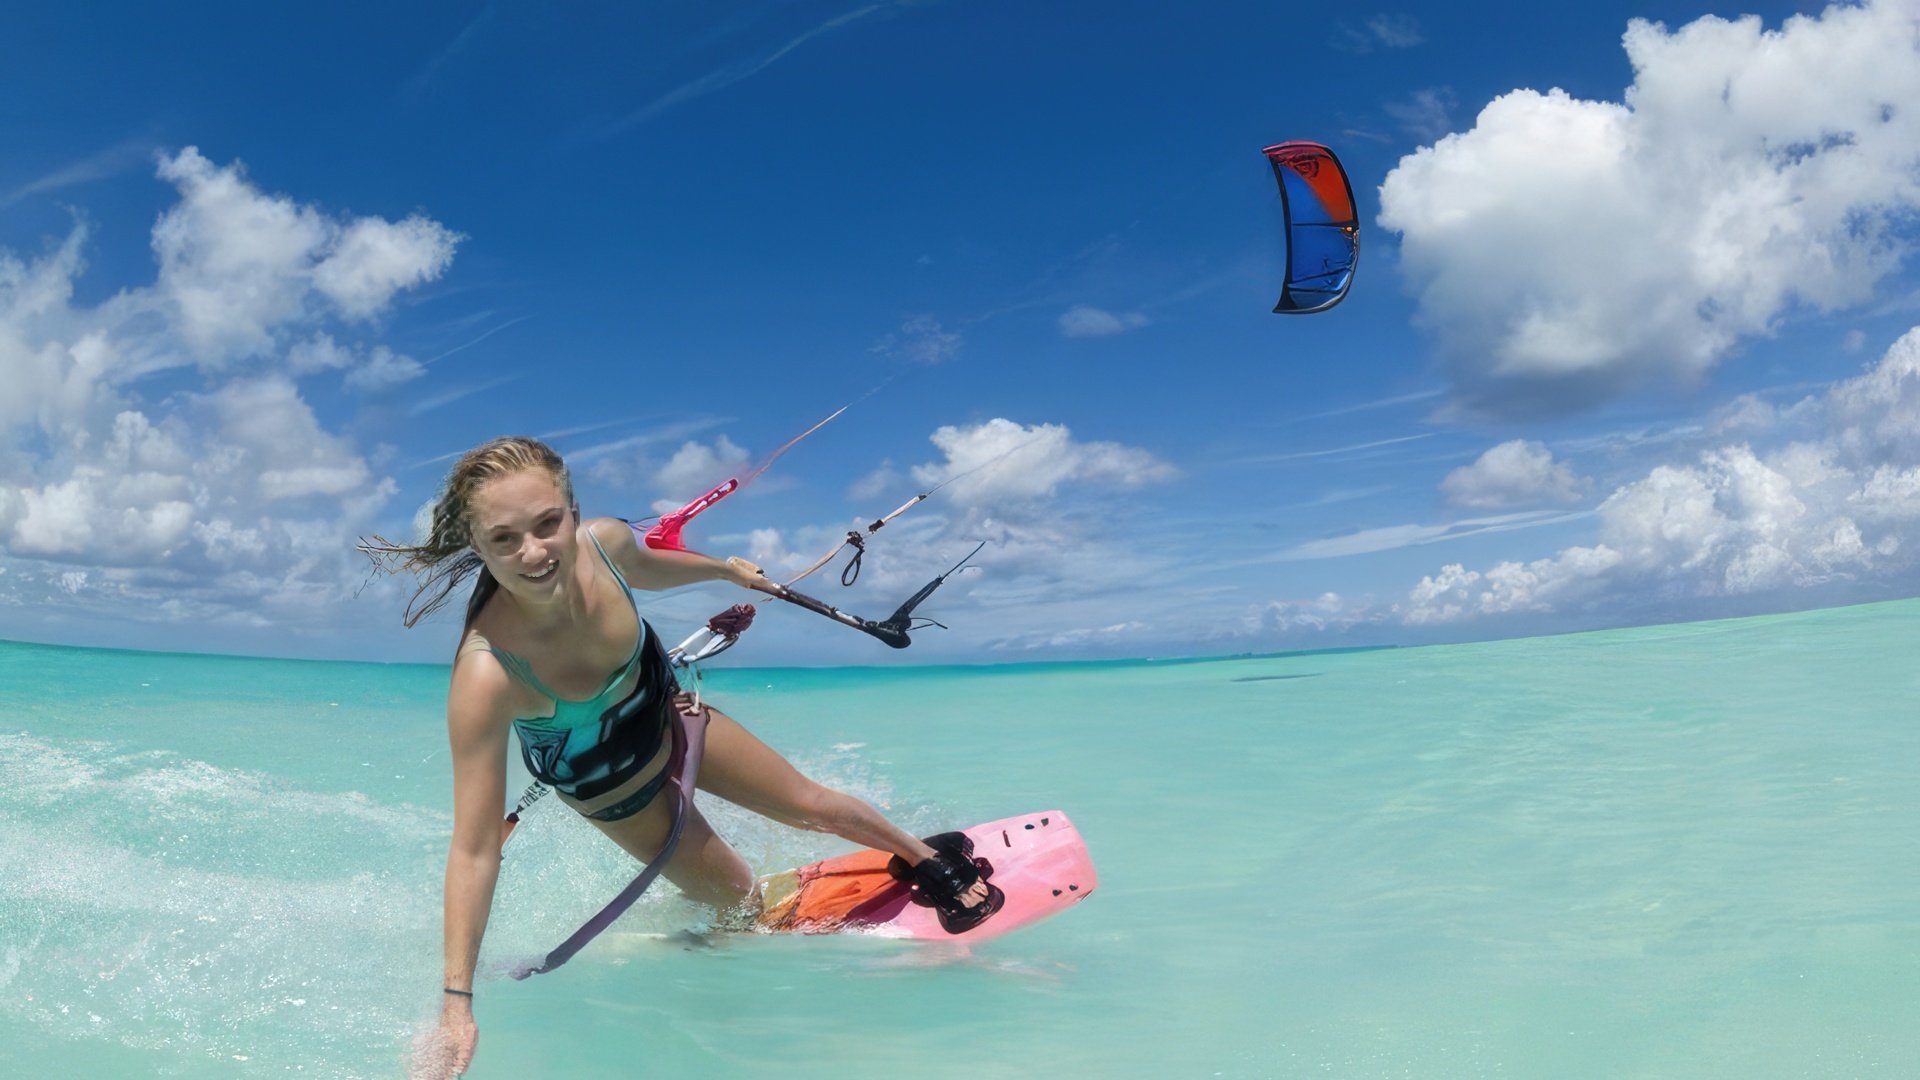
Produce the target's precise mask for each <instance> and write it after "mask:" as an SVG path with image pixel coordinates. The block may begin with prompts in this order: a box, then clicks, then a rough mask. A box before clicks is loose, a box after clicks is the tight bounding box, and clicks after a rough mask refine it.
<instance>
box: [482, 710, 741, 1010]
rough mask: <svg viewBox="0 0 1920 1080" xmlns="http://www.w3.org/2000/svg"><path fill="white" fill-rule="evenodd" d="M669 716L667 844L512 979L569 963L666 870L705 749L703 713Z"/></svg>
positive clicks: (685, 819)
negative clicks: (541, 957) (669, 821)
mask: <svg viewBox="0 0 1920 1080" xmlns="http://www.w3.org/2000/svg"><path fill="white" fill-rule="evenodd" d="M673 716H674V722H673V724H672V725H671V727H672V729H673V755H672V757H670V758H669V759H668V761H667V770H668V771H669V772H670V773H671V774H672V776H673V779H672V781H671V782H670V783H669V784H668V785H667V786H668V787H671V788H672V789H673V793H674V803H673V828H672V829H671V830H670V831H669V832H668V833H667V842H666V843H665V844H662V845H661V846H660V854H658V855H656V856H654V857H653V861H651V862H649V863H647V867H646V869H644V870H642V871H640V876H639V877H636V878H634V879H633V880H632V881H630V882H628V883H627V887H626V888H624V889H621V890H620V894H619V895H618V896H615V897H614V898H613V899H612V900H610V901H608V903H607V906H606V907H603V908H601V909H600V910H599V912H598V913H596V914H595V915H594V916H593V918H591V919H588V920H587V921H586V922H585V923H584V924H582V925H581V927H580V929H578V930H575V931H574V932H573V935H572V936H571V937H569V938H567V940H565V941H563V942H561V943H560V946H559V947H558V948H556V949H554V950H553V951H552V952H550V953H548V954H547V957H546V959H545V960H542V961H541V962H540V963H539V965H538V966H535V967H530V968H522V969H520V970H517V971H515V972H514V973H513V977H514V978H516V979H524V978H526V977H528V976H529V975H544V974H546V973H547V972H549V971H552V970H553V969H554V968H557V967H559V966H560V965H561V964H564V963H566V962H567V961H568V960H571V959H573V954H575V953H577V952H579V951H580V950H581V949H584V948H586V946H587V943H588V942H590V941H592V940H593V939H594V938H596V937H599V936H600V934H601V933H602V932H603V931H605V930H606V928H607V927H609V926H612V925H613V923H614V920H616V919H618V918H619V917H620V916H622V915H624V914H626V911H627V909H628V908H630V907H632V906H633V905H634V902H635V901H637V900H639V899H640V896H641V894H643V893H645V892H646V891H647V888H648V886H650V885H652V884H653V881H654V879H655V878H657V877H659V876H660V871H661V870H662V869H664V868H665V867H666V865H667V860H668V859H670V858H672V857H673V851H674V848H675V847H677V846H679V843H680V833H681V832H682V831H683V830H684V829H685V827H686V824H687V808H688V807H690V806H692V805H693V789H694V782H695V781H696V780H697V779H698V778H699V776H700V757H701V754H702V753H703V752H704V751H705V750H706V746H707V712H706V710H705V709H700V710H698V711H696V712H681V711H680V710H678V709H675V710H674V713H673Z"/></svg>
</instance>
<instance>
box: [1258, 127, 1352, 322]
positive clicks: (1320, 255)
mask: <svg viewBox="0 0 1920 1080" xmlns="http://www.w3.org/2000/svg"><path fill="white" fill-rule="evenodd" d="M1262 152H1263V153H1265V154H1266V155H1267V160H1268V161H1270V162H1272V163H1273V177H1274V179H1275V180H1277V181H1279V183H1280V209H1281V212H1282V213H1283V214H1285V215H1286V222H1287V224H1286V241H1287V276H1286V281H1285V282H1284V283H1283V284H1282V285H1281V288H1280V302H1279V303H1278V304H1275V305H1274V307H1273V310H1274V312H1275V313H1277V314H1281V315H1310V314H1312V313H1313V312H1316V311H1325V310H1327V309H1328V308H1330V307H1332V306H1333V305H1335V304H1337V303H1339V302H1340V301H1341V300H1342V299H1344V298H1345V297H1346V295H1347V289H1348V288H1349V287H1350V286H1352V284H1353V269H1354V266H1355V265H1356V264H1357V263H1358V262H1359V261H1360V218H1359V215H1358V214H1356V213H1355V211H1354V206H1353V185H1352V184H1350V183H1348V182H1347V170H1345V169H1343V168H1341V167H1340V159H1339V158H1336V157H1334V156H1333V151H1331V150H1329V149H1327V148H1326V147H1324V146H1321V145H1320V144H1319V143H1315V142H1283V143H1278V144H1276V145H1273V146H1269V147H1267V148H1266V149H1265V150H1264V151H1262Z"/></svg>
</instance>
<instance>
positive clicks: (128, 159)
mask: <svg viewBox="0 0 1920 1080" xmlns="http://www.w3.org/2000/svg"><path fill="white" fill-rule="evenodd" d="M154 149H155V147H154V143H153V141H152V140H150V139H126V140H123V141H121V142H117V143H114V144H113V145H112V146H108V147H103V148H102V149H99V150H96V151H94V152H93V153H91V154H88V155H87V156H86V157H84V158H81V159H80V160H78V161H74V162H69V163H68V164H65V165H62V166H60V167H59V168H57V169H54V170H53V171H51V172H48V173H45V174H43V175H41V176H38V177H35V178H34V179H32V180H29V181H27V182H26V183H24V184H21V185H20V186H19V187H16V188H13V189H12V190H10V191H7V192H5V193H4V194H0V208H5V207H9V206H12V205H13V204H15V203H17V202H20V201H21V200H22V199H28V198H32V197H33V196H35V195H45V194H47V193H49V192H54V191H61V190H64V189H66V188H70V187H78V186H79V185H81V184H89V183H92V182H93V181H95V180H104V179H106V178H107V177H109V176H117V175H119V174H120V173H123V172H127V171H128V170H130V169H133V168H136V167H138V166H141V165H145V164H147V163H148V162H150V161H152V160H153V154H154Z"/></svg>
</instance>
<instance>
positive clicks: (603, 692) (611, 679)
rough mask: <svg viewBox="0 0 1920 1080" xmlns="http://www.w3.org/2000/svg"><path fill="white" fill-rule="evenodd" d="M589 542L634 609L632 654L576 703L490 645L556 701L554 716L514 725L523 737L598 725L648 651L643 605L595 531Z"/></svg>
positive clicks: (517, 674)
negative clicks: (534, 732) (529, 732)
mask: <svg viewBox="0 0 1920 1080" xmlns="http://www.w3.org/2000/svg"><path fill="white" fill-rule="evenodd" d="M587 539H589V540H592V541H593V547H594V550H595V551H598V552H599V553H600V558H601V560H602V561H603V562H605V563H606V564H607V569H609V570H611V571H613V579H614V580H615V581H618V582H619V583H620V589H621V591H622V592H624V593H625V594H626V597H627V604H628V606H630V607H632V608H633V621H634V622H635V623H636V624H637V626H638V629H637V630H635V631H634V636H633V653H632V654H631V655H629V656H628V657H627V662H626V663H624V664H621V665H620V667H619V668H618V669H617V670H615V671H614V673H613V674H612V675H609V676H607V683H606V685H605V686H602V687H601V688H600V692H599V693H597V694H595V695H593V696H592V697H590V698H586V699H584V700H574V699H571V698H566V697H562V696H560V695H559V694H556V693H554V692H553V691H552V690H550V689H548V688H547V685H546V684H545V683H543V682H541V681H540V678H539V676H537V675H535V674H534V673H533V665H532V664H529V663H527V662H526V661H525V660H522V659H521V658H519V657H518V656H515V655H513V654H512V653H510V652H508V651H507V650H505V649H501V648H496V647H495V646H494V645H493V643H492V642H488V643H487V651H488V652H491V653H492V654H493V655H494V657H495V658H496V659H498V660H499V661H500V666H501V667H503V668H506V669H507V672H508V674H510V675H512V676H513V677H514V678H516V679H519V680H520V681H521V682H523V683H526V684H527V685H528V686H531V687H532V688H533V689H534V690H536V691H538V692H539V693H541V694H543V695H545V696H546V697H549V698H552V699H553V715H552V716H527V717H522V718H520V719H518V720H515V721H514V722H513V726H514V727H515V728H518V729H521V733H522V734H523V735H525V734H526V729H529V728H531V729H535V730H545V731H572V730H574V729H576V728H580V727H585V726H586V725H589V724H593V725H598V724H599V723H600V718H601V716H602V715H603V714H604V713H606V711H607V710H608V709H609V708H611V707H612V706H613V705H614V704H615V703H617V702H618V701H619V700H620V698H621V694H620V684H621V683H623V682H626V681H627V676H628V675H630V674H632V673H633V669H634V665H636V664H638V663H639V662H640V657H641V653H642V652H643V651H644V650H645V649H646V645H647V635H648V634H649V633H650V632H651V629H652V628H651V627H649V626H648V625H647V621H646V620H645V619H642V618H641V617H640V606H639V605H638V604H635V603H634V602H633V591H632V588H631V587H630V586H629V585H628V584H627V579H626V577H625V576H623V575H622V574H621V573H620V568H619V567H617V566H615V565H613V560H612V559H611V558H608V556H607V549H606V548H603V547H601V546H600V540H599V538H598V537H596V536H594V535H593V530H592V529H588V530H587Z"/></svg>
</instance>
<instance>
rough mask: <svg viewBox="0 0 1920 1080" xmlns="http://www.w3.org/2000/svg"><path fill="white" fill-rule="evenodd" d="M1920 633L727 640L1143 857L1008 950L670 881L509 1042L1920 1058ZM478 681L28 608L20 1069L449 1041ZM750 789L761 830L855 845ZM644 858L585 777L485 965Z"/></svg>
mask: <svg viewBox="0 0 1920 1080" xmlns="http://www.w3.org/2000/svg"><path fill="white" fill-rule="evenodd" d="M745 652H746V650H745V649H743V650H742V653H745ZM1916 656H1920V602H1914V601H1906V602H1898V603H1888V604H1878V605H1870V606H1865V607H1856V608H1847V609H1837V610H1829V611H1817V612H1810V613H1803V614H1795V615H1786V616H1773V617H1766V618H1756V619H1744V620H1738V621H1729V622H1714V623H1696V624H1688V625H1680V626H1664V627H1651V628H1641V629H1632V630H1620V631H1609V632H1602V633H1591V634H1582V635H1574V636H1567V637H1554V638H1535V639H1527V640H1519V641H1504V642H1494V643H1487V644H1475V645H1456V646H1445V647H1434V648H1421V649H1404V650H1381V651H1372V652H1346V653H1322V654H1305V655H1292V656H1278V657H1267V658H1255V659H1236V660H1221V661H1208V662H1160V663H1155V662H1139V663H1102V664H1056V665H1024V666H1000V667H978V668H936V669H918V670H828V671H799V670H760V671H754V670H746V669H733V670H723V671H716V672H713V673H711V674H710V675H709V676H708V678H707V681H706V688H707V693H708V695H709V697H710V698H711V699H712V700H714V701H715V702H716V703H717V704H719V705H721V707H723V708H726V709H728V710H729V711H731V712H732V713H734V714H735V715H736V716H738V717H739V718H741V719H742V720H743V722H745V723H746V724H747V725H748V726H749V727H751V728H753V729H754V730H755V731H757V732H758V733H759V734H760V735H761V736H762V737H763V738H765V739H766V740H767V741H769V742H771V743H772V744H774V745H775V746H776V747H778V748H780V749H781V750H783V751H784V752H786V753H787V754H788V755H789V756H790V757H792V758H793V759H794V760H795V762H796V763H797V764H799V765H800V766H801V767H802V768H804V769H806V770H808V771H810V772H812V773H813V774H814V775H816V776H818V777H820V778H821V779H823V780H826V781H828V782H831V783H833V784H836V785H839V786H842V787H845V788H847V789H849V790H852V791H854V792H856V793H859V794H861V795H863V796H865V797H866V798H868V799H870V800H872V801H873V802H875V803H877V804H879V805H881V806H883V807H885V808H886V809H888V810H889V812H890V813H892V814H893V815H894V816H895V817H896V818H897V819H898V820H900V821H901V822H902V823H903V824H905V825H907V826H909V827H910V828H914V829H917V830H920V831H929V832H930V831H934V830H937V829H939V828H941V827H944V826H951V825H956V824H960V823H971V822H974V821H980V820H985V819H989V818H993V817H999V816H1002V815H1006V814H1011V813H1016V812H1022V811H1028V810H1040V809H1056V808H1057V809H1062V810H1065V811H1067V812H1068V813H1069V814H1070V815H1072V817H1073V819H1074V820H1075V821H1076V822H1077V823H1078V824H1079V826H1080V828H1081V830H1082V832H1083V833H1084V834H1085V835H1086V836H1087V838H1088V840H1089V843H1090V844H1091V846H1092V848H1093V852H1094V856H1095V859H1096V861H1097V862H1098V864H1099V867H1100V871H1101V879H1102V880H1101V888H1100V891H1099V892H1098V893H1097V894H1096V895H1095V896H1094V897H1093V898H1092V899H1090V900H1089V901H1088V902H1086V903H1084V904H1082V905H1080V906H1079V907H1077V908H1075V909H1073V910H1071V911H1069V912H1068V913H1067V914H1066V915H1064V916H1062V917H1060V918H1058V919H1055V920H1054V921H1052V922H1050V923H1047V924H1044V925H1042V926H1040V927H1037V928H1034V929H1032V930H1029V931H1026V932H1024V933H1020V934H1017V935H1014V936H1012V937H1008V938H1003V939H1000V940H998V941H995V942H992V943H989V944H987V945H984V946H982V947H980V948H979V949H977V950H974V951H972V952H970V953H968V952H963V951H959V950H950V949H947V948H944V947H933V948H930V947H925V946H914V945H909V944H903V943H897V942H885V941H877V940H873V939H865V938H857V937H833V938H774V937H725V936H720V937H712V938H707V939H699V938H689V937H678V938H676V937H675V936H673V935H674V933H675V932H677V931H680V930H682V929H684V928H687V927H689V926H694V925H697V924H698V922H699V919H700V913H699V912H698V911H697V910H695V909H694V908H693V907H691V906H690V905H688V904H687V903H686V902H684V901H682V900H681V899H680V898H679V897H678V896H677V895H676V894H675V893H674V892H673V890H672V889H671V888H670V887H667V888H663V889H661V890H659V892H658V893H657V894H655V895H650V896H648V897H647V898H646V899H645V900H643V901H642V903H641V904H640V905H639V906H638V907H637V908H636V909H635V910H634V911H633V912H632V913H631V914H629V916H628V917H627V918H626V919H625V920H624V921H623V923H622V924H621V926H620V927H618V928H617V929H616V931H615V932H614V933H613V934H612V935H610V936H609V937H608V938H603V939H602V941H601V942H598V943H596V944H595V945H594V946H593V947H592V948H591V949H590V950H589V951H588V952H586V953H584V954H582V955H581V956H580V957H579V958H578V959H576V960H575V961H574V962H573V963H572V964H570V965H569V966H567V967H566V968H564V969H562V970H561V971H559V972H557V973H555V974H552V975H547V976H542V977H539V978H536V979H534V980H531V981H528V982H524V983H515V982H512V981H511V980H507V979H503V978H499V977H495V978H493V979H491V980H488V981H483V982H481V983H480V984H479V986H478V1004H477V1015H478V1017H479V1020H480V1025H481V1033H482V1034H481V1042H480V1054H479V1058H478V1060H477V1062H476V1064H475V1068H474V1069H473V1070H472V1072H471V1073H470V1074H469V1075H471V1076H473V1077H477V1078H484V1077H561V1076H570V1077H615V1076H641V1075H647V1076H655V1075H657V1076H683V1077H732V1076H740V1077H746V1076H755V1077H765V1076H779V1077H783V1078H804V1077H836V1078H838V1077H845V1076H849V1075H860V1076H883V1075H895V1074H898V1075H910V1076H918V1077H971V1078H975V1080H983V1078H997V1077H1008V1078H1011V1077H1022V1078H1024V1077H1034V1076H1042V1075H1046V1076H1056V1077H1108V1076H1111V1077H1189V1076H1191V1077H1216V1076H1218V1077H1296V1076H1298V1077H1381V1078H1385V1077H1410V1078H1447V1077H1525V1078H1531V1077H1551V1078H1581V1077H1607V1078H1621V1077H1629V1078H1640V1077H1646V1078H1652V1077H1660V1078H1688V1077H1741V1078H1751V1077H1890V1078H1894V1077H1899V1078H1905V1077H1913V1076H1920V1025H1916V1024H1914V1023H1913V1016H1914V1011H1915V1002H1916V1001H1920V903H1917V902H1916V897H1920V839H1917V838H1920V722H1917V721H1920V704H1916V703H1920V662H1916ZM444 682H445V672H444V670H443V669H439V668H433V667H407V666H378V665H364V664H342V663H307V662H288V661H269V660H247V659H229V658H217V657H205V656H189V655H169V654H150V653H131V652H110V651H99V650H86V649H70V648H55V647H44V646H35V645H21V644H6V643H0V1076H8V1077H12V1076H166V1077H196V1078H198V1077H267V1076H272V1077H280V1076H313V1077H389V1076H401V1075H405V1072H406V1068H407V1064H406V1062H407V1055H408V1052H409V1046H410V1044H411V1041H412V1039H413V1038H414V1035H415V1032H416V1031H417V1030H419V1029H420V1028H421V1027H422V1026H423V1025H425V1024H427V1023H429V1022H430V1020H431V1018H432V1017H433V1016H434V1015H435V1014H436V1011H437V1009H438V1007H439V985H440V984H439V981H438V976H439V969H440V944H439V926H440V899H439V887H440V873H441V868H442V859H443V857H444V845H445V840H446V835H447V832H448V828H449V824H450V817H449V814H448V768H447V760H446V753H445V750H444V735H443V728H442V722H441V695H442V692H443V689H444ZM516 768H517V763H516ZM706 805H707V806H708V807H709V813H710V814H714V815H715V816H716V817H717V819H718V820H719V822H720V824H721V827H722V829H723V831H725V832H727V833H728V834H729V835H730V836H731V837H732V838H733V839H734V840H735V841H736V843H737V844H738V846H739V847H740V848H741V849H742V851H743V852H744V853H745V854H746V856H747V858H748V860H749V861H750V862H752V863H754V864H755V865H756V866H757V867H759V868H761V869H765V870H773V869H778V868H782V867H785V866H790V865H794V864H798V863H801V862H804V861H808V860H811V859H814V858H818V857H821V856H824V855H828V854H832V853H834V852H837V851H840V850H844V845H842V844H840V843H839V842H838V841H835V840H834V839H833V838H831V837H824V836H819V835H811V834H802V833H795V832H790V831H786V830H783V829H781V828H779V827H776V826H773V825H771V824H769V823H766V822H763V821H760V820H757V819H752V818H750V817H748V816H746V815H744V814H742V813H740V812H738V811H737V810H733V809H731V808H728V807H726V806H724V805H723V804H720V803H718V801H717V800H711V799H709V800H708V801H707V803H706ZM631 872H632V864H630V863H629V862H628V861H627V860H626V859H625V857H624V856H623V855H621V854H620V853H619V852H618V851H616V850H615V849H614V848H613V846H612V845H611V844H608V843H607V842H605V841H604V840H602V839H600V838H599V837H598V835H597V834H596V833H594V832H593V831H592V830H591V829H590V828H589V827H587V826H586V825H585V824H584V823H582V822H579V821H576V820H572V819H571V818H570V816H569V814H568V812H567V811H566V810H565V809H564V808H563V807H561V806H559V805H557V804H556V803H553V802H552V801H551V800H549V802H548V803H543V804H542V805H541V806H540V807H539V808H538V809H537V810H536V812H535V813H533V814H532V815H531V819H530V820H529V822H528V824H527V825H526V827H525V835H524V838H516V839H515V841H514V845H513V847H512V848H511V849H510V850H509V853H508V858H507V866H506V869H505V871H504V873H503V875H502V879H501V885H500V890H499V894H498V897H497V900H496V905H495V914H494V923H493V927H492V930H491V931H490V933H489V936H488V939H487V948H486V951H485V954H484V955H483V965H486V964H491V965H494V966H496V967H497V966H503V965H505V964H507V963H509V962H511V961H514V960H518V959H523V958H527V957H530V956H533V955H535V954H537V953H540V952H543V951H544V950H545V949H546V948H549V947H551V946H552V945H553V944H555V943H557V942H558V941H559V939H560V938H561V937H563V936H565V934H566V933H567V932H568V931H570V930H571V929H572V928H573V926H574V925H575V924H577V923H578V922H579V921H580V920H581V919H582V918H583V917H585V916H586V915H587V914H588V913H589V912H590V911H592V910H593V909H594V908H595V907H597V906H598V904H599V903H601V902H602V901H604V899H606V897H607V896H609V895H610V894H611V893H612V892H613V891H615V890H616V889H617V888H618V887H619V885H620V884H621V883H623V882H624V881H625V879H626V878H627V876H628V875H629V874H630V873H631ZM663 935H664V937H663Z"/></svg>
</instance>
